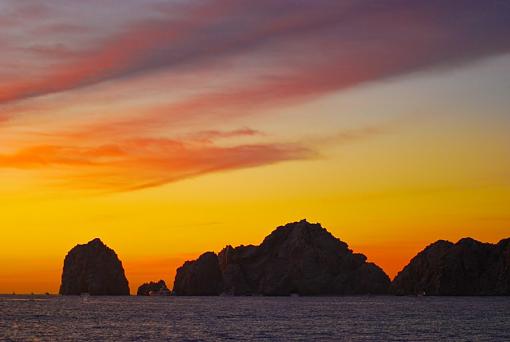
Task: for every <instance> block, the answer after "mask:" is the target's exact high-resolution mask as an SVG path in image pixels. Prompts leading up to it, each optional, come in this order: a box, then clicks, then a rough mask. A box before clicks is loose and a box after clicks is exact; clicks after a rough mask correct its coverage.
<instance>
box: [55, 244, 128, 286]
mask: <svg viewBox="0 0 510 342" xmlns="http://www.w3.org/2000/svg"><path fill="white" fill-rule="evenodd" d="M82 293H88V294H90V295H110V296H114V295H129V285H128V281H127V279H126V276H125V274H124V268H123V267H122V262H121V261H120V260H119V258H118V257H117V254H116V253H115V252H114V251H113V250H112V249H110V248H108V247H107V246H106V245H105V244H104V243H103V242H102V241H101V240H100V239H97V238H96V239H94V240H92V241H90V242H89V243H87V244H85V245H77V246H76V247H74V248H73V249H71V251H70V252H69V253H68V254H67V256H66V258H65V260H64V270H63V272H62V283H61V285H60V294H62V295H79V294H82Z"/></svg>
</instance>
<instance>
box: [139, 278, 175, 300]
mask: <svg viewBox="0 0 510 342" xmlns="http://www.w3.org/2000/svg"><path fill="white" fill-rule="evenodd" d="M136 295H137V296H169V295H170V290H169V289H168V287H167V286H166V283H165V281H164V280H160V281H158V282H154V281H151V282H149V283H144V284H142V285H140V287H138V291H136Z"/></svg>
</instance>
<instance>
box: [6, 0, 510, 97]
mask: <svg viewBox="0 0 510 342" xmlns="http://www.w3.org/2000/svg"><path fill="white" fill-rule="evenodd" d="M179 6H180V7H179V14H180V15H179V17H178V18H176V17H175V16H169V17H168V18H164V17H163V18H157V19H153V20H148V19H147V20H144V21H143V22H138V23H134V24H131V26H130V27H127V28H125V29H124V30H123V32H122V33H118V34H116V35H114V36H112V37H108V38H105V39H102V40H101V41H100V42H98V44H96V47H95V48H94V49H91V50H90V51H88V52H84V53H83V54H82V56H81V58H80V59H79V60H78V61H77V62H71V63H59V64H58V65H51V66H48V68H47V70H45V71H44V72H42V73H41V74H40V75H38V77H37V78H36V79H35V80H34V79H33V78H31V79H22V80H20V81H19V82H17V83H15V84H10V85H9V86H8V87H4V89H3V90H2V91H1V92H0V101H1V102H3V103H6V102H9V101H16V100H22V99H24V98H29V97H34V96H41V95H46V94H51V93H55V92H61V91H67V90H71V89H75V88H80V87H84V86H90V85H93V84H97V83H100V82H103V81H107V80H115V79H121V78H125V77H131V76H135V75H140V74H143V73H147V72H153V71H156V70H160V69H178V68H181V67H193V66H202V65H204V64H208V63H213V62H215V61H217V60H218V59H225V58H230V57H232V56H237V55H239V54H246V53H248V54H251V53H254V54H257V55H263V56H265V58H277V59H283V60H285V59H288V61H287V62H288V63H289V64H288V66H287V67H288V68H291V69H292V68H296V70H294V71H295V72H294V74H295V73H296V71H298V70H299V75H300V76H301V79H302V80H308V82H309V83H310V84H309V86H308V87H309V89H308V90H309V91H314V90H315V91H318V92H323V91H328V90H331V89H336V88H342V87H346V86H352V85H355V84H357V83H360V82H364V81H370V80H373V79H378V78H382V77H388V76H392V75H398V74H402V73H407V72H411V71H414V70H418V69H421V68H425V67H431V66H435V65H443V66H444V65H455V64H457V63H461V62H465V61H469V60H473V59H477V58H480V57H484V56H487V55H491V54H495V53H502V52H506V51H508V50H509V48H510V43H509V41H508V39H507V37H508V35H509V34H510V25H509V24H508V22H509V19H510V9H509V8H508V6H507V5H505V4H504V3H503V2H501V1H497V0H492V1H491V0H489V1H462V2H460V1H452V2H448V3H445V2H444V1H438V0H432V1H426V2H424V1H382V2H381V1H380V2H377V3H375V2H371V1H347V2H345V1H342V2H338V1H326V0H319V1H313V2H301V1H300V2H296V1H290V0H286V1H278V2H274V1H269V0H262V1H257V2H253V1H248V0H247V1H231V0H220V1H200V2H196V1H192V2H189V4H188V5H186V6H183V5H179ZM29 13H32V15H36V14H37V13H36V12H33V11H30V12H29ZM296 53H298V54H300V55H301V56H300V58H295V57H293V56H294V55H295V54H296ZM275 66H276V67H278V64H276V65H275ZM279 67H282V66H281V65H280V66H279ZM318 70H321V72H319V71H318ZM327 75H329V81H328V83H329V85H330V86H329V87H324V85H323V84H322V83H323V82H321V80H322V79H323V77H324V76H327ZM298 81H299V80H298ZM295 86H298V85H295Z"/></svg>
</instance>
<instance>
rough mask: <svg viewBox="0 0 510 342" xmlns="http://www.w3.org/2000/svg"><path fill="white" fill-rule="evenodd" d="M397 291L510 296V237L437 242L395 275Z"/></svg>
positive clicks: (395, 290)
mask: <svg viewBox="0 0 510 342" xmlns="http://www.w3.org/2000/svg"><path fill="white" fill-rule="evenodd" d="M392 287H393V291H394V292H395V293H396V294H401V295H406V294H426V295H454V296H463V295H473V296H475V295H476V296H478V295H510V239H505V240H501V241H500V242H499V243H498V244H490V243H482V242H479V241H476V240H473V239H471V238H464V239H462V240H460V241H459V242H457V243H456V244H453V243H451V242H449V241H443V240H440V241H437V242H435V243H433V244H431V245H429V246H428V247H426V248H425V249H424V250H423V251H421V252H420V253H418V255H416V256H415V257H414V258H413V259H412V260H411V262H410V263H409V264H408V265H407V266H406V267H405V268H404V269H403V270H402V271H401V272H400V273H399V274H398V275H397V276H396V277H395V280H394V281H393V284H392Z"/></svg>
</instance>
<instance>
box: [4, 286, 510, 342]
mask: <svg viewBox="0 0 510 342" xmlns="http://www.w3.org/2000/svg"><path fill="white" fill-rule="evenodd" d="M0 340H7V341H78V340H83V341H150V340H154V341H158V340H176V341H199V340H203V341H219V340H232V341H238V340H260V341H292V340H296V341H510V298H509V297H485V298H484V297H445V298H442V297H392V296H374V297H372V296H366V297H364V296H360V297H282V298H278V297H59V296H0Z"/></svg>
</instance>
